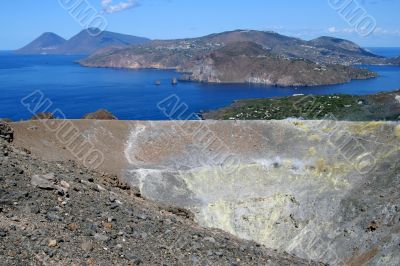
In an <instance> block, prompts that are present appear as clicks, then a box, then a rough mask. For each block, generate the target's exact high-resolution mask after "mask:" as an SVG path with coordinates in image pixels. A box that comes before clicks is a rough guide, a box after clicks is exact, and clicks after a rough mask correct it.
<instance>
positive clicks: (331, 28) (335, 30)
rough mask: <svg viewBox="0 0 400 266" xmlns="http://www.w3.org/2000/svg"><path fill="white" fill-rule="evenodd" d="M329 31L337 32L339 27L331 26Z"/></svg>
mask: <svg viewBox="0 0 400 266" xmlns="http://www.w3.org/2000/svg"><path fill="white" fill-rule="evenodd" d="M328 32H330V33H335V32H337V29H336V27H330V28H329V29H328Z"/></svg>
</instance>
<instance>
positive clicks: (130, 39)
mask: <svg viewBox="0 0 400 266" xmlns="http://www.w3.org/2000/svg"><path fill="white" fill-rule="evenodd" d="M92 32H95V29H92ZM51 36H53V37H51ZM54 36H57V35H56V34H54V33H46V34H43V35H42V36H41V37H39V38H38V39H37V40H35V41H33V42H32V43H30V44H28V45H26V46H25V47H23V48H21V49H19V50H17V51H16V52H17V53H19V54H59V55H87V54H91V53H94V52H95V51H96V50H98V49H102V48H106V47H109V46H118V47H125V46H128V45H136V44H143V43H146V42H148V41H150V40H149V39H147V38H142V37H136V36H131V35H126V34H120V33H114V32H109V31H103V32H101V33H100V34H98V35H95V36H93V35H91V34H90V33H89V32H88V31H87V30H83V31H81V32H80V33H78V34H77V35H75V36H73V37H72V38H70V39H69V40H64V39H62V38H61V37H59V36H58V39H57V38H56V37H54ZM54 39H55V40H54Z"/></svg>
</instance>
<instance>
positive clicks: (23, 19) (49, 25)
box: [0, 0, 400, 50]
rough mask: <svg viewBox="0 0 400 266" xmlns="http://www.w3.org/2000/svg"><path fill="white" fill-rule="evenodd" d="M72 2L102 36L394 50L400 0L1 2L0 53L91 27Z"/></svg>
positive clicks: (399, 37) (399, 41)
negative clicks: (210, 37)
mask: <svg viewBox="0 0 400 266" xmlns="http://www.w3.org/2000/svg"><path fill="white" fill-rule="evenodd" d="M347 2H348V3H347ZM73 4H80V5H81V6H80V7H82V8H89V7H91V8H93V9H90V10H91V13H93V18H94V17H95V16H99V17H100V18H101V20H100V19H98V20H97V21H102V22H104V24H102V25H106V27H104V28H105V29H106V30H109V31H114V32H119V33H125V34H131V35H136V36H142V37H148V38H151V39H173V38H183V37H199V36H203V35H207V34H211V33H216V32H222V31H228V30H235V29H254V30H272V31H276V32H278V33H281V34H284V35H289V36H294V37H298V38H301V39H306V40H309V39H313V38H316V37H319V36H333V37H339V38H344V39H349V40H352V41H354V42H356V43H358V44H359V45H361V46H364V47H400V19H399V17H398V16H399V11H400V1H399V0H1V5H0V50H12V49H17V48H20V47H22V46H24V45H25V44H27V43H29V42H30V41H32V40H33V39H35V38H36V37H38V36H39V35H40V34H42V33H43V32H54V33H57V34H58V35H60V36H62V37H64V38H66V39H68V38H70V37H72V36H73V35H74V34H76V33H78V32H79V31H81V30H82V29H84V28H85V27H87V25H88V24H89V23H88V21H96V20H93V19H91V18H90V17H89V18H88V19H87V21H84V20H82V19H79V18H77V16H76V15H74V14H72V15H71V12H70V11H71V10H72V8H71V7H70V6H68V5H73ZM345 7H346V8H345ZM356 11H357V13H356V14H358V16H357V17H354V18H353V20H351V19H349V17H347V18H346V14H352V12H356ZM358 12H359V13H358ZM72 13H73V12H72ZM91 13H90V14H91ZM350 17H351V16H350Z"/></svg>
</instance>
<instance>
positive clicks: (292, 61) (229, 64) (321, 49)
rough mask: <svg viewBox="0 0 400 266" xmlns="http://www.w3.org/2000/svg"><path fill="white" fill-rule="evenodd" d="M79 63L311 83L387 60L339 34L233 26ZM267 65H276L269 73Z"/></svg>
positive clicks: (212, 78) (193, 76)
mask: <svg viewBox="0 0 400 266" xmlns="http://www.w3.org/2000/svg"><path fill="white" fill-rule="evenodd" d="M80 63H81V64H82V65H83V66H88V67H111V68H132V69H142V68H155V69H174V70H177V71H179V72H183V73H188V74H187V75H185V76H184V77H183V79H185V80H191V81H203V82H220V83H237V82H239V83H249V82H250V83H260V84H269V85H280V86H299V85H305V86H313V85H324V84H336V83H343V82H348V81H350V80H351V79H366V78H372V77H375V76H376V75H375V74H374V73H372V72H370V71H367V70H359V69H355V68H352V67H350V66H351V65H358V64H389V61H388V59H387V58H384V57H380V56H377V55H374V54H372V53H370V52H369V51H367V50H365V49H363V48H361V47H359V46H358V45H356V44H355V43H352V42H350V41H347V40H343V39H337V38H331V37H321V38H318V39H315V40H312V41H304V40H301V39H297V38H292V37H287V36H283V35H280V34H277V33H274V32H262V31H243V30H238V31H231V32H224V33H219V34H212V35H208V36H204V37H200V38H194V39H180V40H165V41H160V40H156V41H151V42H148V43H146V44H143V45H135V46H130V47H124V48H118V47H112V48H107V49H103V50H99V51H96V52H95V53H94V54H92V55H91V56H89V57H88V58H86V59H84V60H82V61H80ZM253 63H254V64H253ZM272 65H274V67H275V68H276V69H273V70H275V71H273V72H272V73H271V66H272Z"/></svg>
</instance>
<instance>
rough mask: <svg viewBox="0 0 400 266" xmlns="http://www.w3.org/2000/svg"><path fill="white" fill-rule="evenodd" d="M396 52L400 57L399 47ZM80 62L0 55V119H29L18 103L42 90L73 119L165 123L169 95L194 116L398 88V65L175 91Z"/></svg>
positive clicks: (167, 80)
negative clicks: (296, 82) (338, 76)
mask: <svg viewBox="0 0 400 266" xmlns="http://www.w3.org/2000/svg"><path fill="white" fill-rule="evenodd" d="M381 49H382V48H381ZM381 52H382V50H381ZM397 52H398V54H400V48H397ZM390 53H391V54H393V53H394V52H393V51H392V50H391V51H390ZM79 59H81V57H78V56H50V55H35V56H21V55H14V54H12V53H7V52H2V53H0V117H2V118H11V119H12V120H14V121H15V120H20V119H28V118H30V117H31V116H32V114H31V113H30V112H29V111H28V110H27V109H26V108H25V107H24V106H23V105H22V104H21V99H22V98H24V97H25V96H26V95H28V94H30V93H32V92H33V91H35V90H40V91H42V92H43V94H44V95H45V97H47V98H49V99H50V100H51V101H52V103H53V106H52V109H56V108H59V109H61V110H62V111H63V112H64V113H65V114H66V116H67V117H68V118H71V119H78V118H81V117H82V116H83V115H84V114H86V113H89V112H93V111H96V110H98V109H100V108H105V109H107V110H109V111H111V112H112V113H113V114H115V115H116V116H117V117H118V118H119V119H124V120H167V119H171V118H172V119H176V118H178V117H177V115H178V114H176V115H175V116H172V117H167V116H166V115H165V114H163V112H162V111H161V110H160V109H159V108H158V107H157V104H158V103H159V102H160V101H163V100H164V99H165V98H167V97H169V96H171V95H176V97H177V98H179V100H180V103H181V104H185V106H187V108H188V110H187V113H189V112H194V113H197V112H201V111H205V110H212V109H217V108H220V107H223V106H226V105H229V104H231V103H232V102H233V101H235V100H238V99H249V98H266V97H273V96H289V95H293V94H300V93H303V94H331V93H347V94H355V95H362V94H370V93H376V92H381V91H392V90H396V89H399V88H400V67H398V66H367V67H368V68H369V69H371V70H373V71H376V72H378V74H379V75H380V76H379V77H378V78H376V79H370V80H362V81H352V82H350V83H347V84H340V85H333V86H319V87H298V88H283V87H271V86H258V85H249V84H245V85H239V84H229V85H217V84H205V83H190V82H180V83H179V84H178V85H176V86H173V85H172V84H171V79H172V78H173V77H179V74H178V73H176V72H174V71H160V70H125V69H104V68H85V67H81V66H80V65H78V64H76V63H75V62H76V61H77V60H79ZM156 80H160V81H161V85H160V86H156V85H155V81H156ZM50 111H51V110H50Z"/></svg>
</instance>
